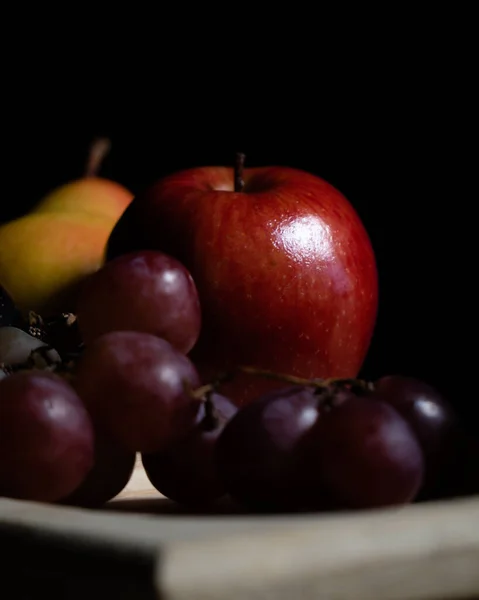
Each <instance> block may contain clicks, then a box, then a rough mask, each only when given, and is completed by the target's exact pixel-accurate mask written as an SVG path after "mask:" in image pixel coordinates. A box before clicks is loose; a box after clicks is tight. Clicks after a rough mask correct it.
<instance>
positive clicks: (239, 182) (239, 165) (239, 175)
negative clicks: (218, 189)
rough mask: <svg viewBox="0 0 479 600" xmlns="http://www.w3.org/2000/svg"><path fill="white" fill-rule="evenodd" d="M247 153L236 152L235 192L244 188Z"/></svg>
mask: <svg viewBox="0 0 479 600" xmlns="http://www.w3.org/2000/svg"><path fill="white" fill-rule="evenodd" d="M244 159H245V155H244V154H242V153H241V152H237V153H236V161H235V192H242V191H243V190H244V180H243V170H244Z"/></svg>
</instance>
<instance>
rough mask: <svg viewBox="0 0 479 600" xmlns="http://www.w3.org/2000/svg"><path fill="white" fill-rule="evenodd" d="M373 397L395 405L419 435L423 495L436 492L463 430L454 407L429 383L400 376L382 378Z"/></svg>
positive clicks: (417, 435)
mask: <svg viewBox="0 0 479 600" xmlns="http://www.w3.org/2000/svg"><path fill="white" fill-rule="evenodd" d="M373 397H374V398H376V399H378V400H381V401H383V402H386V403H387V404H390V405H391V406H393V407H394V408H395V409H396V410H397V411H398V412H399V413H400V414H401V415H402V416H403V417H404V419H405V420H406V421H407V422H408V423H409V425H410V427H411V428H412V430H413V431H414V433H415V434H416V437H417V439H418V440H419V443H420V445H421V448H422V450H423V453H424V459H425V463H424V466H425V472H424V483H423V489H422V490H421V494H422V495H426V496H429V495H430V494H433V493H434V488H435V487H436V485H437V484H438V481H439V480H440V478H441V473H442V472H443V471H444V470H445V469H446V468H447V466H448V464H450V462H451V460H452V458H453V454H454V447H455V445H456V444H457V443H458V441H459V436H460V435H461V433H462V432H461V431H460V428H459V423H458V420H457V418H456V414H455V412H454V410H453V408H452V406H451V405H450V404H449V403H448V402H447V400H446V399H445V398H444V397H443V396H442V395H441V394H440V393H439V392H438V391H437V390H436V389H434V388H433V387H431V386H430V385H428V384H427V383H425V382H423V381H420V380H418V379H415V378H413V377H404V376H400V375H388V376H386V377H382V378H381V379H379V380H378V381H377V382H376V383H375V392H374V396H373Z"/></svg>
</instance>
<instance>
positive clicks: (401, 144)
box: [0, 32, 477, 416]
mask: <svg viewBox="0 0 479 600" xmlns="http://www.w3.org/2000/svg"><path fill="white" fill-rule="evenodd" d="M423 33H424V32H419V37H418V38H417V40H416V41H417V45H414V46H413V47H412V48H411V40H410V38H408V41H407V43H406V41H405V38H403V37H402V36H399V37H398V38H396V40H395V41H396V42H397V43H398V44H399V46H398V47H394V44H392V47H391V48H389V49H388V51H384V48H382V47H381V46H380V45H379V46H378V45H377V44H376V45H374V44H373V45H372V52H371V53H368V54H367V56H366V57H363V56H361V57H360V58H358V57H357V55H356V51H355V49H354V50H353V51H351V52H350V53H349V54H348V55H347V59H346V60H345V61H344V63H342V64H341V66H340V67H337V68H334V69H332V71H334V72H333V73H330V72H329V71H326V69H325V61H324V59H323V60H322V61H319V60H316V56H315V55H313V56H312V58H313V60H312V61H311V60H305V59H304V56H303V57H302V60H301V61H299V62H294V59H292V58H291V56H290V55H289V54H288V52H285V53H284V54H279V55H275V54H274V52H270V53H266V54H264V55H263V54H262V55H261V58H259V55H257V56H256V60H255V64H256V66H257V69H256V72H255V73H254V74H253V73H251V69H250V65H251V62H248V61H251V56H249V57H245V56H240V58H241V60H240V62H236V63H235V59H234V58H233V57H232V59H231V61H230V62H229V63H228V68H226V69H223V68H218V66H217V65H216V68H215V69H212V68H208V67H207V66H205V65H206V63H205V62H204V61H205V60H207V59H204V61H203V63H201V61H200V62H199V63H193V62H192V61H193V60H194V57H193V58H191V57H190V60H189V61H188V62H187V63H185V64H181V65H180V64H179V62H178V61H177V62H175V63H174V64H173V66H171V65H170V68H169V69H168V71H167V72H165V61H164V60H163V62H161V68H160V61H159V59H158V64H157V65H156V66H155V67H151V68H149V70H147V71H146V72H145V75H141V74H138V73H136V78H135V80H132V79H130V78H129V76H127V75H126V74H125V73H124V72H122V71H121V69H120V70H114V69H113V67H112V65H111V64H108V63H105V64H103V70H102V69H100V73H99V74H98V73H95V75H94V76H93V75H92V74H91V73H89V72H88V70H86V71H83V72H82V74H81V77H79V76H75V77H72V76H71V74H72V71H73V70H74V67H71V68H70V69H69V70H66V71H65V70H63V69H61V68H58V69H55V70H54V71H52V72H47V71H46V70H45V69H44V65H43V63H42V64H41V65H40V62H39V63H38V65H37V64H30V68H29V73H31V80H30V81H32V82H35V81H37V82H38V81H40V82H41V85H36V84H35V83H30V84H29V83H28V78H26V79H24V80H23V87H21V88H18V87H10V88H9V93H8V94H7V95H6V98H5V99H6V101H7V103H8V108H7V110H6V111H5V112H4V128H3V131H4V138H3V145H4V148H5V149H6V150H7V158H6V159H4V160H5V162H4V181H3V184H4V188H3V199H2V200H1V204H0V216H1V219H0V220H7V219H10V218H14V217H15V216H17V215H19V214H22V213H24V212H26V211H27V210H29V208H30V207H31V206H32V205H33V204H34V203H35V202H36V201H38V200H39V199H40V198H41V197H42V196H43V195H44V194H45V193H46V192H48V191H49V190H50V189H52V188H54V187H55V186H57V185H59V184H61V183H63V182H66V181H69V180H71V179H72V178H75V177H78V176H80V175H81V173H82V169H83V165H84V162H85V156H86V152H87V147H88V144H89V143H90V141H91V139H92V138H93V137H94V136H97V135H108V136H109V137H110V138H111V140H112V151H111V153H110V155H109V156H108V158H107V160H106V161H105V164H104V169H103V172H102V174H103V175H104V176H107V177H111V178H113V179H116V180H118V181H119V182H121V183H123V184H124V185H126V186H127V187H129V188H130V189H131V190H132V191H134V192H135V193H136V192H138V191H139V190H141V189H142V188H143V187H144V186H146V185H148V184H149V183H150V182H152V181H154V180H155V179H156V178H158V177H161V176H162V175H164V174H167V173H170V172H172V171H175V170H179V169H183V168H186V167H189V166H197V165H208V164H231V163H232V161H233V158H234V154H235V152H236V151H238V150H241V151H243V152H245V153H246V156H247V158H246V161H247V166H257V165H258V166H259V165H267V164H284V165H288V166H292V167H298V168H301V169H305V170H308V171H311V172H312V173H315V174H317V175H319V176H321V177H324V178H325V179H326V180H328V181H329V182H330V183H332V184H333V185H335V186H336V187H338V188H339V189H340V190H341V191H342V192H343V193H344V194H345V195H346V196H347V197H348V199H349V200H350V201H351V203H352V204H353V205H354V206H355V208H356V209H357V211H358V213H359V214H360V216H361V218H362V220H363V222H364V224H365V226H366V228H367V230H368V231H369V234H370V237H371V240H372V243H373V246H374V248H375V251H376V256H377V262H378V268H379V276H380V310H379V315H378V321H377V327H376V332H375V336H374V339H373V342H372V345H371V350H370V353H369V355H368V358H367V360H366V363H365V365H364V370H363V374H364V375H365V376H368V377H377V376H379V375H382V374H385V373H392V372H400V373H403V374H409V375H414V376H418V377H421V378H423V379H425V380H426V381H429V382H430V383H432V384H434V385H436V386H438V387H439V388H441V389H443V390H444V391H445V392H446V393H447V394H449V396H450V397H451V398H452V399H453V401H454V402H455V404H456V405H457V406H458V407H459V409H460V410H461V411H462V412H463V413H464V414H466V415H467V416H470V415H472V414H473V412H475V406H474V404H475V402H476V396H477V392H476V391H475V385H474V383H473V380H474V377H475V373H476V367H475V365H474V364H473V358H475V356H476V355H477V349H476V343H475V339H476V333H475V332H476V317H475V315H476V312H475V311H476V310H477V309H476V306H475V304H476V301H475V295H474V289H475V286H476V285H477V284H476V273H477V268H476V263H475V255H476V250H475V239H476V237H477V232H476V227H475V225H474V216H473V215H474V210H473V207H474V203H475V201H476V194H477V191H476V185H475V183H474V182H472V177H471V173H472V172H473V171H472V169H473V168H474V169H476V168H477V167H476V166H475V165H473V156H474V152H473V150H472V149H471V148H474V147H475V144H476V137H475V127H476V125H475V105H476V97H475V96H474V93H473V87H474V78H473V77H472V75H471V68H472V65H471V59H470V54H469V49H468V47H467V46H466V45H464V44H462V42H464V40H462V39H461V44H462V45H461V44H458V43H457V38H456V39H455V42H454V43H452V42H451V41H450V40H449V39H446V37H443V36H442V35H438V36H437V37H436V36H435V37H426V38H425V39H422V38H421V35H423ZM428 35H429V36H430V33H429V34H428ZM385 37H387V34H385ZM459 37H461V36H459ZM418 40H420V41H418ZM214 52H216V54H214ZM193 54H194V53H193ZM220 55H222V52H220V51H219V50H218V48H217V49H216V50H214V51H213V56H215V59H214V60H215V61H216V62H218V57H219V56H220ZM371 57H373V58H374V60H372V59H371ZM309 58H310V59H311V54H310V55H309ZM130 72H131V71H128V73H130ZM142 77H143V78H142ZM35 78H37V79H35ZM27 92H28V93H27ZM26 95H27V96H28V101H27V103H26V104H25V96H26ZM476 160H477V157H476Z"/></svg>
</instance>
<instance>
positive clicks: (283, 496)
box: [216, 387, 423, 510]
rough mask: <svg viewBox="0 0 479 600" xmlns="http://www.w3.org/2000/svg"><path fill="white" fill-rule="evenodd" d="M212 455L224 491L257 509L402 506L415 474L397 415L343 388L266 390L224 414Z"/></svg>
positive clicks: (418, 456)
mask: <svg viewBox="0 0 479 600" xmlns="http://www.w3.org/2000/svg"><path fill="white" fill-rule="evenodd" d="M216 458H217V463H218V469H219V474H220V477H221V479H222V481H223V483H224V484H225V487H226V489H227V491H228V492H229V494H230V495H231V496H232V497H233V498H235V499H236V500H238V501H239V502H241V503H242V504H244V505H246V506H248V507H251V508H256V509H260V510H299V509H301V508H303V509H304V508H307V509H310V510H321V509H324V508H331V507H334V508H366V507H376V506H383V505H391V504H401V503H406V502H409V501H411V500H412V499H413V498H414V496H415V495H416V493H417V491H418V489H419V486H420V484H421V481H422V473H423V456H422V451H421V448H420V446H419V443H418V441H417V440H416V437H415V435H414V433H413V432H412V430H411V428H410V427H409V425H408V424H407V423H406V421H405V420H404V419H403V418H402V417H401V416H400V415H399V413H398V412H396V411H395V410H394V409H393V408H392V407H391V406H388V405H387V404H383V403H381V402H376V401H375V400H372V399H370V398H367V397H363V396H361V395H356V394H355V393H353V391H350V390H349V389H347V388H343V389H336V388H326V389H325V390H322V391H318V392H316V393H315V391H314V390H313V389H312V388H310V387H292V388H288V389H284V390H281V391H273V392H271V393H270V394H268V395H267V396H265V397H263V398H262V399H259V400H257V401H256V402H254V403H252V404H250V405H248V406H246V407H244V408H242V409H240V411H239V412H238V414H237V415H236V416H234V417H233V418H232V419H231V421H230V422H229V423H228V424H227V425H226V427H225V429H224V431H223V433H222V434H221V436H220V438H219V440H218V444H217V447H216Z"/></svg>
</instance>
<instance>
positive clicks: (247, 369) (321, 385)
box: [190, 365, 374, 400]
mask: <svg viewBox="0 0 479 600" xmlns="http://www.w3.org/2000/svg"><path fill="white" fill-rule="evenodd" d="M239 373H245V374H246V375H253V376H255V377H263V378H264V379H274V380H276V381H284V382H285V383H290V384H292V385H303V386H308V387H312V388H315V389H316V390H318V391H320V390H326V389H330V388H331V387H335V386H348V385H349V386H351V387H353V388H356V389H358V390H362V391H373V389H374V385H373V383H371V382H369V381H364V380H362V379H354V378H351V377H345V378H341V377H337V378H335V377H331V378H328V379H320V378H314V379H307V378H305V377H297V376H296V375H288V374H286V373H277V372H275V371H269V370H267V369H259V368H257V367H251V366H248V365H240V366H238V367H236V369H234V370H232V371H228V372H226V373H222V374H221V375H219V376H218V377H217V378H216V380H215V381H214V382H212V383H207V384H205V385H202V386H200V387H199V388H197V389H196V390H190V394H191V395H192V397H193V398H196V399H198V400H205V397H206V395H207V394H209V393H212V392H216V391H217V390H218V388H219V387H220V386H221V384H222V383H226V382H227V381H231V380H232V379H234V377H235V376H236V375H238V374H239Z"/></svg>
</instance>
